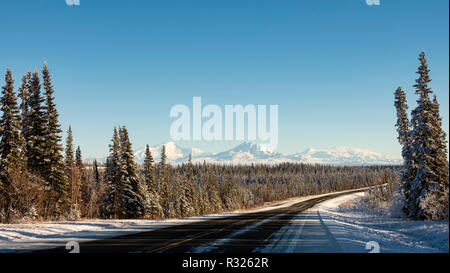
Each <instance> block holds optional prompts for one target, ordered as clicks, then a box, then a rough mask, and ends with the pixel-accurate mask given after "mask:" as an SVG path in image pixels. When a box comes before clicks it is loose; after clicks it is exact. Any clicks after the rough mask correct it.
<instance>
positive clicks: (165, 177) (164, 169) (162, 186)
mask: <svg viewBox="0 0 450 273" xmlns="http://www.w3.org/2000/svg"><path fill="white" fill-rule="evenodd" d="M166 160H167V155H166V146H165V145H163V146H162V149H161V162H160V163H159V175H158V194H159V196H160V198H161V207H162V209H163V214H164V217H165V218H169V217H170V215H171V208H170V192H169V173H168V166H167V163H166Z"/></svg>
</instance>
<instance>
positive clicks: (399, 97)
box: [395, 87, 410, 147]
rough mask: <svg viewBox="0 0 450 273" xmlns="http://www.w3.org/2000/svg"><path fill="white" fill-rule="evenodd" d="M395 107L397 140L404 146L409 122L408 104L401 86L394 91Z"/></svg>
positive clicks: (407, 137)
mask: <svg viewBox="0 0 450 273" xmlns="http://www.w3.org/2000/svg"><path fill="white" fill-rule="evenodd" d="M395 108H396V109H397V123H396V124H395V126H396V127H397V132H398V142H399V143H400V145H402V147H403V146H405V144H406V143H407V142H408V140H409V134H410V124H409V118H408V114H407V111H408V104H407V101H406V93H405V91H403V89H402V88H401V87H399V88H397V90H396V91H395Z"/></svg>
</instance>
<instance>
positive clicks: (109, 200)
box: [100, 127, 121, 218]
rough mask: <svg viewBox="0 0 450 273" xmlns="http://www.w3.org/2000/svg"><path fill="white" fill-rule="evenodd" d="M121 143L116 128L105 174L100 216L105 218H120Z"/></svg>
mask: <svg viewBox="0 0 450 273" xmlns="http://www.w3.org/2000/svg"><path fill="white" fill-rule="evenodd" d="M119 164H120V141H119V134H118V132H117V128H116V127H114V133H113V137H112V139H111V144H110V145H109V156H108V158H107V159H106V170H105V173H104V179H103V180H104V181H105V184H106V185H105V195H104V196H103V202H102V203H103V205H102V207H101V210H100V214H101V215H102V216H103V217H105V218H118V217H119V209H120V208H119V206H120V203H119V198H120V197H119V192H120V190H121V189H120V187H121V184H120V177H119Z"/></svg>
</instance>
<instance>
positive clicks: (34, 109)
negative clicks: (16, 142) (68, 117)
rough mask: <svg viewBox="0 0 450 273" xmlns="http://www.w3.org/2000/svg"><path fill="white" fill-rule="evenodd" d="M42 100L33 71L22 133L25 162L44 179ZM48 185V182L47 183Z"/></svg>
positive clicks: (44, 153)
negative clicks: (23, 135)
mask: <svg viewBox="0 0 450 273" xmlns="http://www.w3.org/2000/svg"><path fill="white" fill-rule="evenodd" d="M43 103H44V99H43V98H42V96H41V84H40V81H39V74H38V72H37V70H34V72H33V75H32V78H31V81H30V97H29V101H28V106H29V109H28V113H27V116H26V120H27V122H26V123H25V125H26V128H24V129H23V130H24V132H26V133H27V135H25V137H26V141H27V151H26V152H27V161H28V168H29V169H30V170H31V171H32V172H34V173H35V174H38V175H40V176H41V177H43V178H45V176H44V173H45V171H46V167H47V165H46V163H47V162H45V159H46V148H47V145H46V141H47V139H46V137H47V134H46V132H47V123H46V120H45V115H44V108H43ZM47 183H48V181H47Z"/></svg>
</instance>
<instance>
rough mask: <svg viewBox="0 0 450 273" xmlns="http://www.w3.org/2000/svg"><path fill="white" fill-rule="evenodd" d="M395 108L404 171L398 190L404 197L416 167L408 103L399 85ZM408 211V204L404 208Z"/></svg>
mask: <svg viewBox="0 0 450 273" xmlns="http://www.w3.org/2000/svg"><path fill="white" fill-rule="evenodd" d="M394 105H395V108H396V110H397V123H396V124H395V126H396V127H397V133H398V137H397V139H398V142H399V143H400V145H401V146H402V157H403V166H405V172H404V173H403V175H402V177H401V181H400V191H401V194H402V195H403V196H404V198H405V199H408V198H409V194H410V183H411V181H412V180H413V179H414V177H415V175H416V171H417V168H415V164H414V161H413V155H412V150H411V128H410V127H411V126H410V122H409V118H408V114H407V111H408V104H407V101H406V93H405V91H403V89H402V88H401V87H399V88H397V90H396V91H395V104H394ZM404 210H405V212H406V213H408V206H405V208H404Z"/></svg>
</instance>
